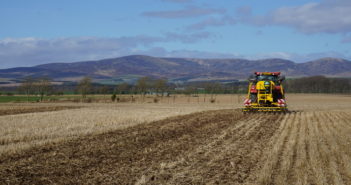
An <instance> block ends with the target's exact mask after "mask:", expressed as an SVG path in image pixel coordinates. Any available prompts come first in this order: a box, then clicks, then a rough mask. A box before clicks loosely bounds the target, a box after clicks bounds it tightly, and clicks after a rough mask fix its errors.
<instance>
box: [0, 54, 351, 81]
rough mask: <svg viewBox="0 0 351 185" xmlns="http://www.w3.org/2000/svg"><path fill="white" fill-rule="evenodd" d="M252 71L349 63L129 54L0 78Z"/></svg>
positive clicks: (297, 70)
mask: <svg viewBox="0 0 351 185" xmlns="http://www.w3.org/2000/svg"><path fill="white" fill-rule="evenodd" d="M254 71H280V72H282V73H283V74H284V75H286V76H288V77H301V76H314V75H325V76H331V77H351V62H350V61H348V60H344V59H339V58H321V59H318V60H314V61H309V62H305V63H295V62H293V61H289V60H284V59H263V60H246V59H195V58H158V57H150V56H143V55H132V56H126V57H120V58H111V59H104V60H98V61H84V62H74V63H50V64H44V65H38V66H34V67H19V68H10V69H1V70H0V78H2V79H17V80H18V79H22V78H24V77H26V76H32V77H39V76H48V77H50V78H52V79H54V80H56V81H77V80H79V79H80V78H82V77H84V76H90V77H92V78H94V79H95V80H97V81H103V82H108V81H110V82H111V81H113V82H119V81H127V80H131V79H133V78H134V79H136V78H138V77H140V76H151V77H156V78H160V77H163V78H168V79H170V80H173V81H207V80H232V79H246V77H247V76H248V75H250V74H251V73H252V72H254Z"/></svg>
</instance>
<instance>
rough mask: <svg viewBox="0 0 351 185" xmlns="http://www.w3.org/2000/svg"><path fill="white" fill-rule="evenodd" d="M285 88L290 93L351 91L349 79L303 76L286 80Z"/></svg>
mask: <svg viewBox="0 0 351 185" xmlns="http://www.w3.org/2000/svg"><path fill="white" fill-rule="evenodd" d="M285 89H286V91H287V92H290V93H351V79H347V78H327V77H325V76H312V77H303V78H297V79H290V80H287V81H286V82H285Z"/></svg>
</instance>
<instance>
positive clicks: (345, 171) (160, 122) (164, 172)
mask: <svg viewBox="0 0 351 185" xmlns="http://www.w3.org/2000/svg"><path fill="white" fill-rule="evenodd" d="M288 103H289V105H290V109H291V110H293V112H292V113H288V114H261V113H260V114H242V113H241V112H240V110H238V109H237V108H238V107H240V106H241V105H240V104H237V103H232V102H230V103H225V101H224V102H221V103H217V104H216V103H215V104H201V103H200V104H194V103H191V104H184V103H179V104H166V103H161V104H123V105H118V106H117V105H107V104H94V105H88V106H85V105H84V106H85V107H83V108H80V109H72V110H60V111H56V112H38V113H27V114H18V115H6V116H1V117H0V125H1V127H2V130H3V129H4V128H5V130H6V128H7V127H10V128H12V130H7V131H0V132H2V133H1V134H0V140H1V143H0V144H1V145H0V146H1V147H2V149H4V150H6V152H3V153H2V155H1V157H0V184H279V185H280V184H318V185H319V184H346V185H347V184H351V121H350V119H351V97H350V96H344V95H301V94H299V95H290V96H288ZM108 110H110V111H108ZM106 111H107V113H106ZM199 111H200V112H199ZM133 112H134V113H136V114H132V113H133ZM69 113H71V114H69ZM78 113H79V114H80V116H79V115H77V116H78V118H75V117H74V115H75V114H78ZM99 114H102V115H101V116H100V117H99V116H98V115H99ZM60 115H61V120H65V119H66V120H65V121H66V122H69V123H66V122H64V121H62V122H60V121H57V119H59V118H60ZM94 117H96V118H95V119H94ZM117 117H122V118H120V119H119V120H117V121H116V120H115V119H116V118H117ZM132 118H134V120H133V119H132ZM40 119H43V122H41V123H39V124H35V123H36V122H37V121H38V120H40ZM67 120H69V121H67ZM89 120H91V122H90V121H89ZM5 121H6V123H5ZM11 121H12V122H11ZM97 123H101V124H100V125H99V124H98V125H95V124H97ZM13 125H15V126H13ZM28 125H34V126H31V127H30V126H28ZM55 125H56V126H57V127H56V129H53V128H54V126H55ZM69 125H73V126H72V127H71V128H76V129H73V130H70V134H66V133H67V132H68V130H69V129H67V127H69ZM74 125H75V126H74ZM21 127H23V128H22V132H21V131H20V130H21V129H20V128H21ZM41 127H44V128H46V129H43V130H38V129H40V128H41ZM15 128H17V129H18V130H16V129H15ZM87 128H89V129H87ZM80 130H84V131H83V132H81V131H80ZM18 131H19V132H18ZM33 131H37V132H38V133H32V134H31V135H30V134H29V132H33ZM41 132H42V133H43V134H42V135H41V134H39V133H41ZM11 133H12V135H11ZM55 133H56V135H57V136H55V137H53V136H52V135H55ZM16 134H17V135H16ZM29 136H30V137H29ZM37 136H43V137H38V138H36V137H37ZM16 137H18V138H20V139H19V140H20V141H15V140H14V139H13V138H16ZM31 137H33V138H34V139H33V138H31ZM35 138H36V139H35ZM50 138H51V139H50ZM53 138H54V139H53ZM64 138H65V139H64ZM27 140H28V141H27ZM32 140H39V141H40V140H45V141H46V142H44V143H41V144H34V143H33V142H32ZM21 142H22V144H24V143H27V145H26V146H27V147H24V148H21V147H18V146H20V145H17V144H18V143H21ZM9 145H12V148H11V147H9ZM16 146H17V148H16Z"/></svg>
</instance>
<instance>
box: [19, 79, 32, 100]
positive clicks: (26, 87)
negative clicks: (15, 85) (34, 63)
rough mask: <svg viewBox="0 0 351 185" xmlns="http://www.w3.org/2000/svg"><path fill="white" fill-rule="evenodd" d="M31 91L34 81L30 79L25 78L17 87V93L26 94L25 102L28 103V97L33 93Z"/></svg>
mask: <svg viewBox="0 0 351 185" xmlns="http://www.w3.org/2000/svg"><path fill="white" fill-rule="evenodd" d="M33 90H34V80H33V79H32V78H31V77H26V78H25V79H24V80H23V82H22V83H21V85H20V86H19V91H21V92H24V93H25V94H26V96H27V102H29V95H30V94H32V93H33Z"/></svg>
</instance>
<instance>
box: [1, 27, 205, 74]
mask: <svg viewBox="0 0 351 185" xmlns="http://www.w3.org/2000/svg"><path fill="white" fill-rule="evenodd" d="M209 37H211V34H210V33H208V32H199V33H193V34H181V33H172V32H168V33H165V34H164V35H162V36H159V37H152V36H146V35H138V36H133V37H118V38H97V37H78V38H56V39H40V38H7V39H3V40H0V68H9V67H17V66H33V65H38V64H44V63H51V62H75V61H82V60H96V59H102V58H109V57H119V56H125V55H130V54H137V52H138V51H139V50H140V48H144V50H148V48H152V47H155V46H154V45H156V44H158V43H165V42H181V43H187V44H188V43H195V42H198V41H200V40H203V39H207V38H209Z"/></svg>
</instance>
